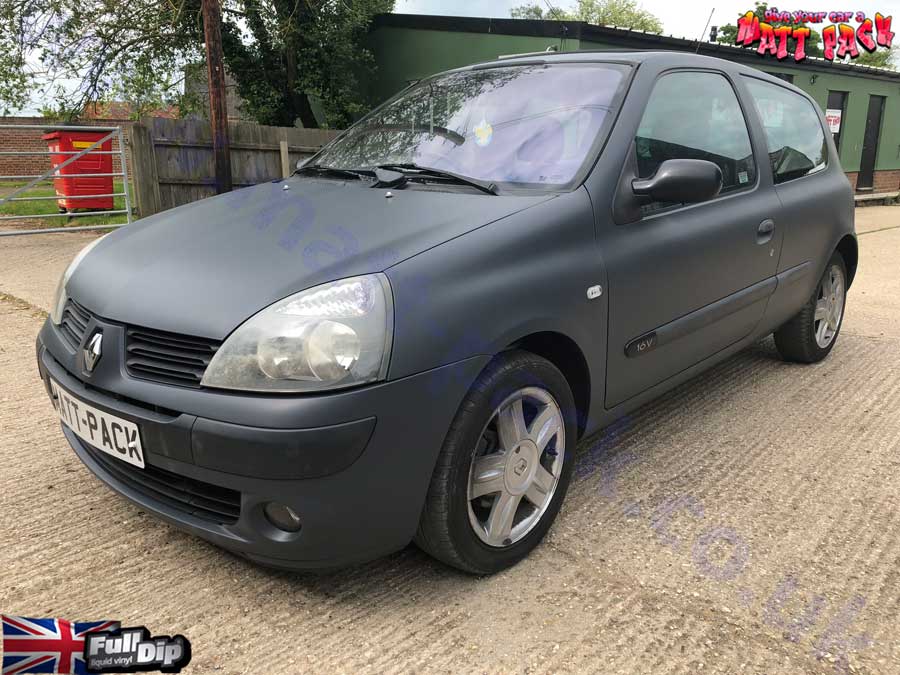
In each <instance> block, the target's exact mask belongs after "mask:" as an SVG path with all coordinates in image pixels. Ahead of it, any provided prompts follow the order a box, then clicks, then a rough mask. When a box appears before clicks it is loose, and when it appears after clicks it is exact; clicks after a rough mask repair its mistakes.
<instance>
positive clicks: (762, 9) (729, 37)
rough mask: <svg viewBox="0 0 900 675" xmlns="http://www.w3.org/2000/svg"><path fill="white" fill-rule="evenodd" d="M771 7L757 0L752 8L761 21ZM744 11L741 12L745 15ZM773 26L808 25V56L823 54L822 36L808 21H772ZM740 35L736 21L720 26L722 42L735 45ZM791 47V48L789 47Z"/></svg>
mask: <svg viewBox="0 0 900 675" xmlns="http://www.w3.org/2000/svg"><path fill="white" fill-rule="evenodd" d="M768 8H769V5H768V3H766V2H757V3H756V7H755V8H754V9H753V10H752V11H754V12H756V16H758V17H759V20H760V21H765V15H766V10H767V9H768ZM743 15H744V13H743V12H742V13H741V16H743ZM769 23H770V24H771V25H772V26H775V27H776V28H777V27H778V26H794V27H798V28H799V27H801V26H806V27H807V28H809V29H810V30H809V37H807V38H806V55H807V56H821V55H822V36H821V35H820V34H819V32H818V31H816V30H815V29H814V28H813V27H812V26H810V25H809V24H806V23H797V24H795V23H794V22H792V21H770V22H769ZM737 36H738V27H737V24H735V23H728V24H725V25H724V26H719V35H718V37H717V41H718V42H719V43H720V44H727V45H734V44H736V43H737V42H736V41H737ZM789 49H790V48H789Z"/></svg>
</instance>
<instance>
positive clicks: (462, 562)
mask: <svg viewBox="0 0 900 675" xmlns="http://www.w3.org/2000/svg"><path fill="white" fill-rule="evenodd" d="M576 433H577V431H576V423H575V401H574V399H573V397H572V392H571V390H570V389H569V385H568V382H566V379H565V377H564V376H563V374H562V373H561V372H560V371H559V370H558V369H557V368H556V367H555V366H554V365H553V364H552V363H550V362H549V361H547V360H546V359H543V358H541V357H539V356H536V355H534V354H531V353H529V352H522V351H511V352H506V353H504V354H502V355H501V356H499V357H497V358H496V359H495V360H494V361H493V362H492V363H491V365H490V366H488V368H487V369H486V370H485V372H484V373H482V374H481V375H480V376H479V378H478V380H477V381H476V382H475V384H474V385H473V386H472V389H471V390H470V391H469V393H468V394H467V395H466V398H465V399H464V400H463V402H462V405H461V406H460V408H459V411H458V412H457V414H456V417H455V418H454V420H453V423H452V424H451V425H450V431H449V432H448V434H447V438H446V440H445V441H444V445H443V447H442V449H441V453H440V456H439V457H438V461H437V466H436V467H435V470H434V475H433V476H432V479H431V485H430V486H429V489H428V496H427V497H426V501H425V507H424V509H423V510H422V516H421V518H420V522H419V529H418V532H417V533H416V537H415V541H416V544H418V546H419V547H420V548H422V549H423V550H424V551H426V552H427V553H430V554H431V555H432V556H434V557H435V558H437V559H438V560H441V561H443V562H445V563H447V564H448V565H452V566H454V567H457V568H459V569H461V570H464V571H466V572H472V573H475V574H491V573H494V572H498V571H500V570H502V569H504V568H506V567H509V566H511V565H514V564H515V563H517V562H519V561H520V560H521V559H522V558H524V557H525V556H526V555H528V553H529V552H530V551H531V549H533V548H534V547H535V546H537V544H538V543H539V542H540V541H541V539H543V538H544V535H545V534H546V532H547V530H548V529H549V528H550V525H551V524H552V523H553V520H554V519H555V518H556V514H557V512H558V511H559V507H560V504H561V503H562V500H563V498H564V497H565V494H566V489H567V488H568V485H569V480H570V478H571V475H572V466H573V454H574V450H575V442H576Z"/></svg>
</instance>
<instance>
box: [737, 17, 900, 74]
mask: <svg viewBox="0 0 900 675" xmlns="http://www.w3.org/2000/svg"><path fill="white" fill-rule="evenodd" d="M891 18H892V17H890V16H884V15H883V14H881V13H880V12H876V13H875V20H874V22H873V20H872V19H870V18H868V17H867V16H866V14H865V12H785V11H779V10H778V9H777V8H775V7H773V8H771V9H767V10H766V11H765V13H764V14H763V16H757V14H756V12H747V13H746V14H744V15H743V16H742V17H740V18H739V19H738V24H737V28H738V31H737V38H736V39H735V44H738V45H741V46H744V47H751V46H753V45H756V51H757V53H759V54H761V55H763V56H774V57H775V58H777V59H779V60H781V59H784V58H787V56H788V54H790V53H793V55H794V60H795V61H802V60H803V59H805V58H806V48H807V43H808V42H809V40H810V34H811V29H810V28H809V27H808V26H807V24H823V23H826V22H830V25H827V26H825V27H824V28H823V29H822V56H823V57H824V58H825V60H827V61H833V60H834V59H835V58H838V59H844V58H846V57H849V58H851V59H855V58H857V57H858V56H859V55H860V53H861V52H860V49H864V50H865V51H866V52H869V53H872V52H874V51H875V50H876V49H878V48H879V47H883V48H885V49H890V48H891V44H892V43H893V40H894V33H892V32H891ZM851 21H852V22H854V23H856V24H857V25H856V28H854V27H853V26H852V25H850V22H851ZM789 40H791V41H792V42H790V43H789Z"/></svg>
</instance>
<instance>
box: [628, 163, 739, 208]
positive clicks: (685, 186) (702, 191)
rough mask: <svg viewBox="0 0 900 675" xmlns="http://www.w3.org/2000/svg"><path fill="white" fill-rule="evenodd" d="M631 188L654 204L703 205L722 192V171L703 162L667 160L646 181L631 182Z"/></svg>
mask: <svg viewBox="0 0 900 675" xmlns="http://www.w3.org/2000/svg"><path fill="white" fill-rule="evenodd" d="M631 189H632V191H633V192H634V194H635V195H637V196H639V197H649V198H650V199H651V200H653V201H655V202H681V203H684V204H693V203H697V202H705V201H707V200H709V199H712V198H713V197H715V196H716V195H717V194H719V192H720V191H721V190H722V170H721V169H720V168H719V167H718V165H716V164H714V163H713V162H707V161H706V160H703V159H667V160H666V161H664V162H663V163H662V164H660V165H659V168H658V169H657V170H656V173H655V174H653V176H651V177H650V178H638V179H635V180H633V181H632V183H631Z"/></svg>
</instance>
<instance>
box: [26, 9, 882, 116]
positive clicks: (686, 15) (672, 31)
mask: <svg viewBox="0 0 900 675" xmlns="http://www.w3.org/2000/svg"><path fill="white" fill-rule="evenodd" d="M638 1H639V4H640V6H641V7H643V8H644V9H646V10H647V11H649V12H651V13H652V14H655V15H656V16H657V17H658V18H659V19H660V20H661V21H662V24H663V32H664V33H666V34H667V35H674V36H675V37H686V38H688V39H698V38H702V39H708V35H709V31H708V30H704V26H705V25H706V23H707V19H709V14H710V11H712V12H713V17H712V20H711V21H710V22H709V23H710V25H715V26H723V25H725V24H726V23H735V21H736V20H737V17H738V16H739V15H741V14H743V13H744V12H746V11H747V10H749V9H752V8H753V6H754V5H755V0H708V1H707V0H699V1H696V0H695V1H691V2H678V1H677V0H638ZM528 2H538V3H540V4H541V5H543V6H544V7H545V8H546V6H547V2H549V3H550V4H551V5H552V6H553V7H555V8H557V9H560V10H565V9H571V8H572V7H574V6H575V4H576V0H396V4H395V6H394V11H395V12H398V13H409V14H443V15H446V16H484V17H498V18H508V17H509V10H510V9H512V8H513V7H516V6H518V5H522V4H525V3H528ZM769 4H770V5H774V6H776V7H778V8H779V9H782V10H786V11H793V10H798V9H803V10H804V11H816V12H818V11H827V12H830V11H832V10H839V11H851V10H852V11H853V12H857V11H862V12H865V13H866V15H867V16H870V17H874V16H875V12H881V13H882V14H884V15H885V16H893V17H894V19H893V23H894V26H893V30H894V32H895V33H897V34H898V37H896V38H894V43H895V45H900V0H864V1H862V2H855V1H854V2H850V1H849V0H848V1H847V2H846V4H845V5H844V6H836V3H835V2H834V0H831V1H830V2H827V3H826V2H821V3H818V2H815V0H796V2H784V3H782V2H777V1H776V0H771V1H770V3H769ZM823 25H825V24H823ZM851 25H853V26H854V27H855V26H856V24H855V23H854V22H851ZM820 32H821V31H820ZM41 103H42V102H41V101H32V103H31V105H30V106H29V107H28V108H26V109H25V110H23V111H21V114H37V110H38V109H39V108H40V104H41Z"/></svg>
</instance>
